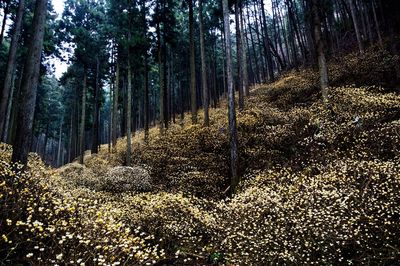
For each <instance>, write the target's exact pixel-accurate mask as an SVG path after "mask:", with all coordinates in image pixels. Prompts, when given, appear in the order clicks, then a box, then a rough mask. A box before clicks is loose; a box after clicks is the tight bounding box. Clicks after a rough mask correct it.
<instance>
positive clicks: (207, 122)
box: [199, 0, 210, 127]
mask: <svg viewBox="0 0 400 266" xmlns="http://www.w3.org/2000/svg"><path fill="white" fill-rule="evenodd" d="M199 18H200V54H201V79H202V86H203V108H204V126H206V127H208V126H209V125H210V116H209V114H208V106H209V99H208V86H207V66H206V51H205V47H204V30H203V26H204V22H203V0H199Z"/></svg>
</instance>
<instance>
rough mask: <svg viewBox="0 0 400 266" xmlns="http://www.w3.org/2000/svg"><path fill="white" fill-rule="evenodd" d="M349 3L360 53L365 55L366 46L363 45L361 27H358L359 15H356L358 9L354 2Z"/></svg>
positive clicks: (349, 0)
mask: <svg viewBox="0 0 400 266" xmlns="http://www.w3.org/2000/svg"><path fill="white" fill-rule="evenodd" d="M348 2H349V6H350V12H351V17H352V19H353V26H354V31H355V32H356V38H357V43H358V49H359V50H360V53H364V45H363V42H362V39H361V34H360V27H359V25H358V19H357V14H356V8H355V6H354V0H348Z"/></svg>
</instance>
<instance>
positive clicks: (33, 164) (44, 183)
mask: <svg viewBox="0 0 400 266" xmlns="http://www.w3.org/2000/svg"><path fill="white" fill-rule="evenodd" d="M1 148H2V150H4V148H3V147H1ZM6 149H7V151H5V152H2V155H1V160H0V206H1V211H0V234H1V239H0V263H1V264H6V265H15V264H33V265H38V264H44V265H55V264H72V265H92V264H96V265H120V264H121V263H122V262H124V263H130V264H136V263H140V264H146V263H149V264H151V263H152V261H153V260H156V259H159V258H160V257H162V256H163V253H164V251H163V250H161V249H159V248H158V246H156V245H153V244H152V241H150V240H151V239H152V238H153V237H152V236H150V235H147V234H145V233H144V232H142V231H140V230H139V229H138V228H130V227H127V226H125V225H124V224H123V223H121V222H120V220H119V219H118V217H119V214H118V212H117V210H116V209H113V208H110V207H108V208H107V206H104V205H103V204H101V203H100V202H99V201H100V200H101V199H99V198H93V197H88V196H83V194H84V193H83V192H82V193H83V194H82V193H81V194H82V195H79V194H75V195H74V194H71V192H72V191H71V190H69V191H67V190H66V189H65V188H66V187H63V186H61V184H62V182H61V181H60V180H61V178H60V177H58V176H57V175H56V174H55V173H54V171H53V170H51V169H48V168H46V167H45V166H44V164H43V163H42V162H41V160H40V158H38V157H37V156H35V155H32V156H30V160H29V170H28V171H22V170H21V167H20V166H18V165H12V164H10V163H8V161H9V157H10V156H9V155H10V150H9V148H8V147H7V148H6Z"/></svg>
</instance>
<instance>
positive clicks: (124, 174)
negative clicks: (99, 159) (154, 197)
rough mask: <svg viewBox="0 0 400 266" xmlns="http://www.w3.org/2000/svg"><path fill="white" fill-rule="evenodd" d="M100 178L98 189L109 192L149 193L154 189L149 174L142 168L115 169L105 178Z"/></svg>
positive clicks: (126, 167)
mask: <svg viewBox="0 0 400 266" xmlns="http://www.w3.org/2000/svg"><path fill="white" fill-rule="evenodd" d="M98 178H99V180H98V184H97V185H96V187H97V188H98V189H99V190H104V191H109V192H126V191H149V190H151V188H152V178H151V176H150V174H149V172H148V171H147V170H146V169H144V168H143V167H140V166H135V167H128V166H118V167H113V168H111V169H109V170H108V172H107V173H106V174H105V175H104V176H101V177H98Z"/></svg>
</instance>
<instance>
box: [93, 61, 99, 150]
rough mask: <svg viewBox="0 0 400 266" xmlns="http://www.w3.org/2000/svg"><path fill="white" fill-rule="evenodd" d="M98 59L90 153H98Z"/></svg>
mask: <svg viewBox="0 0 400 266" xmlns="http://www.w3.org/2000/svg"><path fill="white" fill-rule="evenodd" d="M99 68H100V62H99V58H98V57H96V81H95V82H96V84H95V88H94V112H93V132H92V153H98V152H99V124H100V123H99V122H100V121H99V119H100V116H99V114H100V84H99V71H100V70H99Z"/></svg>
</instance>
